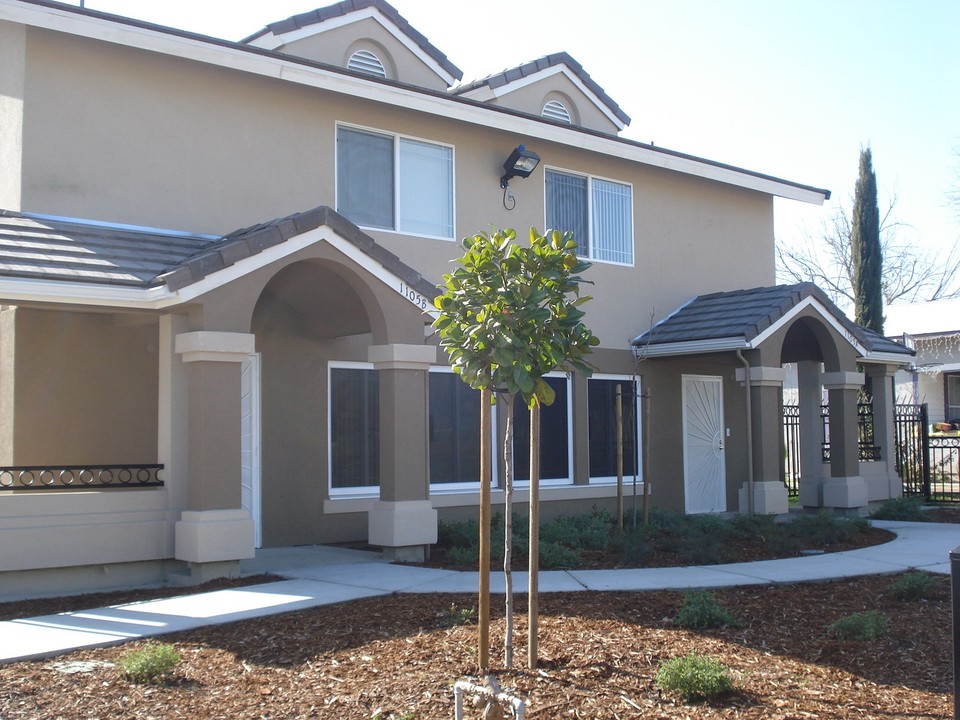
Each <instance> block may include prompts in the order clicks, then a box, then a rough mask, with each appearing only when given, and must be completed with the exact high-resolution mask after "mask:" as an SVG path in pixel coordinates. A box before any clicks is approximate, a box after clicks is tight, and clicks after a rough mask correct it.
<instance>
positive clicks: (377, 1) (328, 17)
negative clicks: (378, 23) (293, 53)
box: [240, 0, 463, 85]
mask: <svg viewBox="0 0 960 720" xmlns="http://www.w3.org/2000/svg"><path fill="white" fill-rule="evenodd" d="M371 9H372V10H375V11H376V12H378V13H379V14H380V15H381V16H382V17H383V18H384V19H386V20H388V21H389V22H390V24H391V25H392V26H393V27H392V28H389V27H388V29H389V30H395V31H396V33H399V36H402V38H405V39H406V40H408V41H409V43H410V44H412V45H413V46H414V47H415V48H417V49H419V50H420V51H422V52H423V53H424V54H425V55H426V56H427V57H429V58H430V59H431V60H433V62H435V63H436V64H437V65H438V66H439V67H440V68H441V69H442V70H443V72H444V73H446V74H447V75H449V76H450V77H448V78H446V80H447V85H450V84H452V81H453V80H460V79H461V78H462V77H463V71H462V70H460V68H458V67H457V66H456V65H454V64H453V63H452V62H450V60H449V58H447V56H446V55H444V54H443V53H442V52H440V50H439V49H437V47H436V46H435V45H433V44H432V43H431V42H430V41H429V40H427V38H426V36H425V35H424V34H423V33H421V32H420V31H419V30H417V29H416V28H415V27H413V26H412V25H411V24H410V23H409V22H407V21H406V19H405V18H404V17H403V16H402V15H401V14H400V13H398V12H397V10H396V8H394V7H393V6H392V5H390V4H389V3H388V2H385V0H343V2H338V3H336V4H334V5H329V6H327V7H323V8H318V9H316V10H311V11H310V12H306V13H301V14H299V15H294V16H293V17H289V18H287V19H286V20H280V21H279V22H275V23H270V24H269V25H267V26H266V27H265V28H264V29H263V30H260V31H258V32H255V33H254V34H253V35H250V36H249V37H245V38H244V39H243V40H241V41H240V42H241V43H242V44H247V45H255V46H257V47H264V48H267V49H268V50H275V49H276V47H277V46H278V44H283V42H285V39H284V36H287V37H289V36H291V34H293V35H298V36H299V35H301V34H302V33H300V32H298V31H304V29H311V30H313V29H315V30H316V31H318V32H322V31H323V29H322V28H314V26H315V25H319V24H322V23H329V24H333V22H334V21H338V20H341V19H343V18H346V17H347V16H348V15H351V14H354V13H358V12H360V11H363V10H371ZM396 33H395V34H396ZM270 35H273V36H274V38H273V39H271V38H268V36H270ZM402 38H401V39H402Z"/></svg>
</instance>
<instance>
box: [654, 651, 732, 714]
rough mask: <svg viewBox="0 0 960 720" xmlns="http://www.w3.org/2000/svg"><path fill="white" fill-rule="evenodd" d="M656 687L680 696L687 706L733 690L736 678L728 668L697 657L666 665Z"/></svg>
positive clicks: (709, 658)
mask: <svg viewBox="0 0 960 720" xmlns="http://www.w3.org/2000/svg"><path fill="white" fill-rule="evenodd" d="M656 683H657V687H659V688H661V689H663V690H665V691H667V692H669V693H673V694H675V695H679V696H680V699H681V700H683V702H692V701H695V700H707V699H709V698H712V697H715V696H717V695H722V694H724V693H727V692H730V691H731V690H732V689H733V677H732V676H731V675H730V670H729V668H728V667H727V666H726V665H724V664H723V663H722V662H720V661H719V660H716V659H714V658H711V657H707V656H704V655H696V654H690V655H685V656H684V657H678V658H673V659H672V660H668V661H667V662H665V663H664V664H663V665H661V666H660V670H659V671H658V672H657V679H656Z"/></svg>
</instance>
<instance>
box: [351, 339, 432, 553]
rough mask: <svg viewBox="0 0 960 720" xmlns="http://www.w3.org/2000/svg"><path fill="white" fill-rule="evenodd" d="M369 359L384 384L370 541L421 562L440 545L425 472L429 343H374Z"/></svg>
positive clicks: (381, 398) (430, 349) (370, 516)
mask: <svg viewBox="0 0 960 720" xmlns="http://www.w3.org/2000/svg"><path fill="white" fill-rule="evenodd" d="M367 358H368V360H369V361H370V362H372V363H373V366H374V368H376V370H377V372H378V378H379V385H380V500H379V501H378V502H377V503H376V504H375V505H374V507H373V509H371V510H370V513H369V517H368V527H369V530H368V539H369V542H370V544H371V545H377V546H379V547H382V548H383V549H384V554H385V555H386V556H387V557H389V558H392V559H396V560H409V561H422V560H425V559H426V557H427V549H428V546H430V545H432V544H434V543H435V542H436V541H437V511H436V510H434V509H433V504H432V503H431V501H430V476H429V473H428V469H427V458H428V452H429V447H428V445H427V443H428V433H427V421H428V415H429V405H428V399H427V389H428V380H429V378H428V373H427V371H428V370H429V369H430V366H431V365H433V364H434V363H435V362H436V358H437V350H436V348H434V347H433V346H431V345H401V344H391V345H372V346H370V348H369V349H368V351H367Z"/></svg>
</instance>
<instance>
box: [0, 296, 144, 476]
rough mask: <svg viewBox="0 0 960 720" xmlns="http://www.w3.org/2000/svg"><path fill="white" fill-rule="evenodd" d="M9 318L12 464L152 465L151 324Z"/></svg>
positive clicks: (71, 317)
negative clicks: (12, 340) (12, 324)
mask: <svg viewBox="0 0 960 720" xmlns="http://www.w3.org/2000/svg"><path fill="white" fill-rule="evenodd" d="M8 312H13V313H15V323H16V344H15V355H14V358H13V364H12V370H13V378H14V380H13V382H15V384H16V396H15V400H14V418H15V420H14V426H13V441H12V453H11V457H10V458H9V460H10V461H11V463H13V464H17V465H43V464H49V465H66V464H70V463H91V464H98V463H99V464H127V463H153V462H156V461H157V362H158V361H157V358H158V355H157V352H158V350H157V324H156V322H155V321H151V320H146V319H145V320H143V322H142V323H141V322H140V321H134V320H130V319H128V318H126V317H120V316H116V317H115V316H112V315H108V314H95V313H89V314H81V313H69V314H67V313H60V312H55V311H44V310H30V309H25V308H18V309H17V310H15V311H8ZM8 367H9V365H7V364H5V365H4V370H5V371H6V370H7V369H8Z"/></svg>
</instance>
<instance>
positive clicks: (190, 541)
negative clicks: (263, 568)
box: [174, 509, 254, 563]
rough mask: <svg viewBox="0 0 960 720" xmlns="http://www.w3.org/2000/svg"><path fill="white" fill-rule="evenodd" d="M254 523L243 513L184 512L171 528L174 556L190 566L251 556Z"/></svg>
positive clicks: (252, 554)
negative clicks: (172, 531) (172, 530)
mask: <svg viewBox="0 0 960 720" xmlns="http://www.w3.org/2000/svg"><path fill="white" fill-rule="evenodd" d="M253 545H254V541H253V520H252V519H251V517H250V513H248V512H247V511H246V510H239V509H238V510H203V511H199V510H184V511H183V513H181V515H180V522H178V523H177V524H176V526H175V528H174V557H176V559H177V560H186V561H187V562H190V563H218V562H225V561H229V560H246V559H248V558H252V557H253V556H254V547H253Z"/></svg>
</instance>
